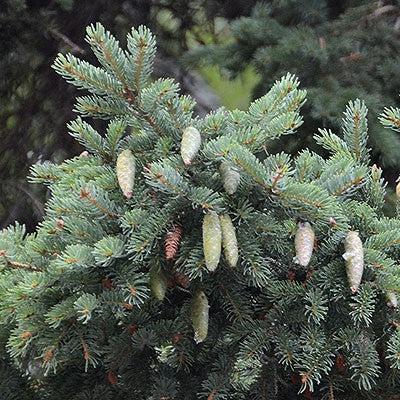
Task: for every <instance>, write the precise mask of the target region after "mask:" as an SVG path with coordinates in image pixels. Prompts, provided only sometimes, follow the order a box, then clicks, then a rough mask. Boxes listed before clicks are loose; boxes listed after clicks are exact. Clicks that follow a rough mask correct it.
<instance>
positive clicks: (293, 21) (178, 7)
mask: <svg viewBox="0 0 400 400" xmlns="http://www.w3.org/2000/svg"><path fill="white" fill-rule="evenodd" d="M97 21H100V22H102V23H103V24H104V26H105V27H106V28H107V29H109V30H111V31H112V32H113V33H114V34H115V35H116V36H117V38H119V39H121V41H122V43H123V38H124V37H125V35H126V33H127V32H128V31H129V30H130V28H131V27H132V26H138V25H140V24H145V25H147V26H149V27H150V28H151V29H152V31H153V32H154V33H155V34H156V35H157V40H158V48H159V51H158V58H157V63H156V75H157V76H173V77H174V78H175V79H176V80H178V81H179V82H180V84H181V86H182V90H183V91H184V92H186V93H189V94H191V95H192V96H194V97H195V98H196V100H197V101H198V104H199V105H198V108H197V110H196V111H197V112H198V113H199V114H200V115H202V114H204V113H206V112H208V111H210V110H213V109H216V108H217V107H219V106H221V105H222V106H225V107H226V108H228V109H233V108H241V109H244V108H246V107H247V106H248V104H249V102H250V101H251V100H252V99H254V98H257V97H259V96H260V95H262V94H263V93H265V91H266V90H268V88H269V87H270V86H271V85H272V83H273V81H274V80H276V79H278V78H279V77H280V76H282V75H284V74H286V73H287V72H292V73H295V74H296V75H297V76H299V78H300V81H301V84H302V87H303V88H306V89H307V90H308V92H309V95H308V102H307V104H306V106H305V108H304V111H303V114H304V115H305V123H304V125H303V126H302V127H301V129H300V131H299V134H298V135H296V136H293V137H286V138H285V142H284V143H277V144H276V148H274V149H271V150H274V151H275V150H279V149H285V150H288V151H291V152H296V151H298V150H299V149H300V148H302V147H304V146H311V147H312V146H313V141H312V135H313V134H314V133H315V132H316V130H317V128H318V127H328V128H332V129H333V130H335V132H337V131H338V126H339V125H340V118H341V113H342V111H343V110H344V106H345V104H346V103H347V101H348V100H350V99H354V98H356V97H360V98H362V99H364V100H365V101H366V103H367V105H368V107H369V108H370V111H371V112H370V134H371V141H370V142H371V143H370V145H371V146H372V147H373V150H374V153H373V154H374V162H376V163H377V164H379V165H380V166H382V167H383V168H384V171H385V177H386V178H387V179H388V180H389V182H390V183H391V184H393V183H394V181H395V179H396V178H397V176H398V171H399V170H400V168H399V166H400V150H399V148H400V135H397V134H396V133H393V132H390V131H388V130H385V129H383V128H382V127H381V126H380V125H379V124H378V123H377V115H378V114H379V113H380V112H381V111H382V109H383V107H384V106H396V105H397V104H398V93H399V91H400V81H399V79H398V77H399V73H400V62H399V61H400V59H399V57H400V56H399V54H400V51H399V50H400V5H399V2H398V1H383V0H381V1H365V0H335V1H333V0H303V1H299V0H270V1H264V2H262V3H260V2H257V1H253V0H236V1H228V0H191V1H190V0H189V1H184V0H125V1H105V0H97V1H82V0H81V1H78V0H51V1H44V0H32V1H28V0H3V1H1V2H0V72H1V73H0V150H1V151H0V154H1V156H0V227H1V228H2V227H4V226H6V225H8V224H10V223H12V222H14V221H15V220H18V221H20V222H22V223H25V224H27V226H28V230H32V229H34V227H35V226H36V224H37V223H38V221H40V219H41V217H42V215H43V212H44V202H45V198H46V193H45V192H44V190H43V188H42V187H37V186H35V185H32V184H29V183H28V181H27V178H26V176H27V174H28V172H29V167H30V165H32V164H33V163H37V162H42V161H44V160H52V161H55V162H58V161H61V160H62V159H64V158H67V157H70V156H74V155H77V154H79V153H80V151H81V148H80V147H79V145H77V144H76V143H75V141H74V140H72V138H70V137H69V136H68V134H67V130H66V123H67V122H68V121H69V120H70V119H72V118H73V115H74V114H73V111H72V109H73V103H74V97H75V94H76V93H75V90H74V88H72V87H71V86H70V85H66V84H65V82H63V80H62V79H61V78H59V77H58V76H57V75H56V74H55V72H54V71H53V70H52V69H51V64H52V62H53V60H54V58H55V56H56V54H57V53H58V52H72V53H74V54H77V55H79V56H82V57H84V58H86V59H87V60H88V61H93V60H91V55H90V52H88V46H87V44H86V43H85V42H84V40H83V37H84V31H85V27H86V26H87V25H89V24H91V23H95V22H97ZM98 123H99V124H101V122H98Z"/></svg>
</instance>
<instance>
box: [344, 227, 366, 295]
mask: <svg viewBox="0 0 400 400" xmlns="http://www.w3.org/2000/svg"><path fill="white" fill-rule="evenodd" d="M344 249H345V253H344V254H343V258H344V259H345V261H346V270H347V279H348V281H349V285H350V290H351V291H352V293H355V292H357V290H358V288H359V286H360V283H361V278H362V275H363V272H364V249H363V245H362V242H361V239H360V236H359V235H358V232H356V231H349V232H348V233H347V235H346V238H345V240H344Z"/></svg>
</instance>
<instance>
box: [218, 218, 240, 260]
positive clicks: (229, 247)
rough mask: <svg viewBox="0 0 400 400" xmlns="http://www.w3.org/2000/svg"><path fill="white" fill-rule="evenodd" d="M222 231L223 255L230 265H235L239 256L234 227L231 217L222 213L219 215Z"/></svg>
mask: <svg viewBox="0 0 400 400" xmlns="http://www.w3.org/2000/svg"><path fill="white" fill-rule="evenodd" d="M219 220H220V224H221V231H222V247H223V249H224V256H225V259H226V261H227V263H228V264H229V266H230V267H232V268H234V267H236V264H237V262H238V258H239V249H238V243H237V239H236V232H235V227H234V226H233V223H232V220H231V217H230V216H229V215H228V214H223V215H221V216H220V217H219Z"/></svg>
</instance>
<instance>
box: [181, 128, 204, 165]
mask: <svg viewBox="0 0 400 400" xmlns="http://www.w3.org/2000/svg"><path fill="white" fill-rule="evenodd" d="M200 146H201V136H200V132H199V131H198V130H197V129H196V128H194V127H193V126H189V127H188V128H186V129H185V130H184V131H183V134H182V141H181V156H182V160H183V162H184V163H185V165H190V164H191V163H192V161H193V159H194V158H195V157H196V155H197V153H198V152H199V150H200Z"/></svg>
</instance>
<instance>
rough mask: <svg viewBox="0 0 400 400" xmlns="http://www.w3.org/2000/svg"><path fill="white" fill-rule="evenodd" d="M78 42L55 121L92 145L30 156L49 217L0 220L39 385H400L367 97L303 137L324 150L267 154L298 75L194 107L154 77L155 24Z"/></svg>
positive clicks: (73, 390) (6, 325)
mask: <svg viewBox="0 0 400 400" xmlns="http://www.w3.org/2000/svg"><path fill="white" fill-rule="evenodd" d="M87 41H88V42H89V43H90V45H91V47H92V49H93V51H94V53H95V54H96V57H97V59H98V64H97V66H93V65H91V64H90V63H88V62H86V61H82V60H80V59H79V58H76V57H75V56H74V55H72V54H69V55H66V56H64V55H59V56H58V57H57V60H56V62H55V64H54V68H55V69H56V71H57V72H58V73H60V74H61V75H62V76H64V78H66V79H67V80H68V81H69V82H71V83H72V84H73V85H75V86H77V87H78V88H80V89H84V90H85V93H84V94H83V96H80V97H78V98H77V101H76V104H75V109H76V110H77V111H78V112H79V114H80V117H78V118H76V119H75V120H73V121H72V122H71V123H70V124H69V131H70V133H71V135H72V136H73V137H75V138H76V139H77V140H78V141H79V142H80V143H81V144H83V145H84V146H85V148H86V150H87V153H84V154H82V155H81V156H78V157H74V158H72V159H69V160H66V161H64V162H63V163H61V164H59V165H56V164H52V163H49V162H48V163H43V164H41V165H39V164H38V165H35V166H34V168H33V171H32V172H33V174H32V178H31V180H32V181H34V182H37V183H45V184H46V185H48V186H49V188H50V191H51V197H50V199H49V201H48V203H47V205H46V217H45V219H44V220H43V222H41V223H40V226H39V227H38V229H37V231H36V232H35V233H34V234H28V235H27V234H26V233H25V230H24V228H23V227H22V226H21V225H19V224H16V225H15V226H12V227H9V228H8V229H6V230H4V231H2V232H1V234H0V268H1V275H0V323H1V326H2V328H3V330H4V334H3V337H4V338H5V342H6V345H5V348H3V349H2V351H3V352H5V351H7V354H8V355H9V356H10V357H11V358H12V360H13V362H14V363H15V365H16V366H17V367H18V368H19V370H20V371H22V372H24V373H26V374H27V375H28V377H29V378H30V379H31V383H32V384H31V386H32V388H33V389H34V391H35V393H36V394H37V395H38V397H39V398H40V399H58V400H63V399H68V400H70V399H74V400H79V399H91V400H96V399H106V400H108V399H109V400H111V399H112V400H116V399H117V400H118V399H130V398H132V399H134V398H135V399H136V398H147V399H152V400H155V399H159V400H161V399H198V398H203V399H208V400H210V399H211V400H212V399H214V400H215V399H228V398H235V399H243V400H244V399H257V398H259V399H265V398H269V399H277V398H285V399H287V398H295V396H296V393H297V392H298V391H300V393H301V395H302V394H304V395H306V396H307V397H308V398H310V396H311V395H312V394H311V393H313V396H315V397H316V398H318V399H322V398H330V399H334V398H340V399H359V398H360V397H362V398H370V397H371V398H372V397H375V398H381V399H388V400H389V399H391V400H393V399H394V398H395V396H396V395H399V387H400V384H399V383H400V358H399V354H400V348H399V346H400V325H399V318H400V315H399V311H398V308H397V295H398V294H399V292H400V275H399V268H398V262H399V259H400V253H399V243H400V220H399V218H398V216H396V217H393V218H388V217H386V216H385V215H384V213H383V206H384V203H385V182H384V181H383V179H382V177H381V175H382V171H381V169H379V168H378V167H376V166H372V167H371V166H370V154H369V149H368V147H367V141H368V126H367V109H366V106H365V104H364V103H363V102H361V101H360V100H356V101H354V102H350V103H349V104H348V106H347V108H346V111H345V113H344V116H343V120H342V129H343V132H342V133H343V134H342V137H343V138H341V137H339V136H338V135H336V134H335V133H333V132H331V131H330V130H326V129H322V130H321V131H320V132H319V134H317V135H316V136H315V140H316V142H317V143H318V144H319V145H320V146H322V147H323V148H324V149H326V150H327V151H328V153H329V156H328V157H327V158H326V159H324V158H322V157H321V156H319V155H318V154H316V153H314V152H312V151H310V150H304V151H302V152H301V153H299V154H298V155H296V156H295V157H291V156H290V155H288V154H285V153H277V154H270V153H269V154H267V155H266V154H264V153H265V148H268V147H269V143H270V142H271V141H272V140H277V139H279V138H281V137H282V136H286V135H289V134H292V133H294V132H295V131H296V129H297V128H298V127H299V126H300V125H301V123H302V118H301V116H300V108H301V106H302V105H303V104H304V101H305V96H306V93H305V91H304V90H301V89H299V82H298V81H297V79H296V78H295V77H294V76H292V75H289V74H288V75H286V76H284V77H283V78H281V79H280V80H279V81H277V82H276V83H275V84H274V85H273V87H272V88H271V89H270V90H269V91H268V93H267V94H266V95H264V96H262V97H261V98H259V99H258V100H256V101H254V102H253V103H252V104H251V105H250V107H249V110H248V111H239V110H234V111H227V110H225V109H219V110H217V111H215V112H213V113H210V114H208V115H206V116H205V117H204V118H199V117H196V116H195V115H194V113H193V110H194V107H195V102H194V101H193V100H192V99H191V98H190V97H188V96H186V95H181V94H180V93H179V85H178V84H176V83H175V82H174V81H173V80H171V79H158V80H156V81H151V80H150V74H151V71H152V63H153V59H154V56H155V41H154V37H153V36H152V35H151V33H150V32H149V30H147V29H146V28H143V27H140V28H138V29H137V30H135V29H133V30H132V31H131V33H130V34H129V36H128V38H127V51H122V50H121V48H120V47H119V46H118V43H117V42H116V40H115V38H114V37H113V36H111V35H110V34H109V33H108V32H106V31H105V30H104V28H103V27H102V25H100V24H97V25H96V26H91V27H89V28H88V30H87ZM88 117H91V118H95V119H103V120H105V121H106V128H105V131H104V134H103V133H100V132H101V131H100V130H97V129H95V127H94V126H93V125H92V124H91V123H89V122H88V121H92V119H90V120H88V119H87V118H88ZM399 117H400V110H399V109H394V108H388V109H386V111H385V113H384V114H383V115H382V117H381V119H382V122H383V123H384V125H386V126H389V127H392V128H396V129H398V126H399ZM3 376H4V375H3V374H2V373H1V372H0V379H1V378H3Z"/></svg>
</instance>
